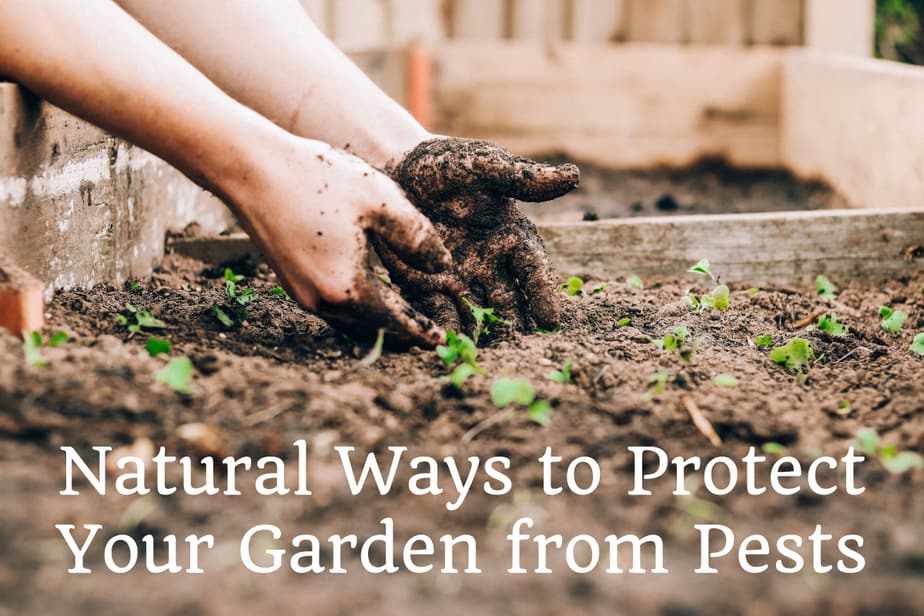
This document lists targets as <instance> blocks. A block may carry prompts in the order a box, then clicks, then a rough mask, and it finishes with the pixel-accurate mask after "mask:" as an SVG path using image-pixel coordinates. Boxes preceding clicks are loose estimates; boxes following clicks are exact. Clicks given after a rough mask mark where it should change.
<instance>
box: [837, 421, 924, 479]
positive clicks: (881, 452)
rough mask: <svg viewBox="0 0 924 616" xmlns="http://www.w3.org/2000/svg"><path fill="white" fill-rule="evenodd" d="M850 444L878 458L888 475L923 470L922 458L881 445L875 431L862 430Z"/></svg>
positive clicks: (913, 453)
mask: <svg viewBox="0 0 924 616" xmlns="http://www.w3.org/2000/svg"><path fill="white" fill-rule="evenodd" d="M851 444H852V445H853V446H854V447H856V448H857V449H859V450H860V451H862V452H864V453H866V454H868V455H870V456H872V457H874V458H878V459H879V462H880V463H881V464H882V466H884V467H885V469H886V470H887V471H889V472H890V473H894V474H896V475H899V474H901V473H905V472H908V471H911V470H919V471H920V470H924V458H922V457H921V455H920V454H917V453H915V452H913V451H898V449H897V448H896V447H895V445H882V444H881V443H880V441H879V435H878V434H876V431H875V430H872V429H870V428H864V429H863V430H860V432H858V433H857V437H856V438H855V439H853V441H851Z"/></svg>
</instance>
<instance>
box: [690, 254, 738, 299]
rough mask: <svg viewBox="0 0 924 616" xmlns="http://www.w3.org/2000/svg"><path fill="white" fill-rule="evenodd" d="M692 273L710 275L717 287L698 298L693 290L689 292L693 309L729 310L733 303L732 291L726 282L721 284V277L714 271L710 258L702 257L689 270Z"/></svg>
mask: <svg viewBox="0 0 924 616" xmlns="http://www.w3.org/2000/svg"><path fill="white" fill-rule="evenodd" d="M687 271H688V272H690V273H693V274H698V275H700V276H708V277H709V278H710V279H711V280H712V282H714V283H715V285H716V287H715V289H713V290H712V293H709V294H708V295H703V296H701V297H700V298H699V299H698V300H697V299H696V296H695V295H693V294H692V293H691V292H688V293H687V300H688V301H689V302H690V306H691V307H692V309H693V310H702V309H703V308H714V309H716V310H728V307H729V306H730V305H731V301H730V299H729V298H730V296H731V291H730V290H729V288H728V287H727V286H725V285H724V284H719V279H718V278H717V277H716V276H715V275H714V274H713V273H712V269H711V268H710V265H709V259H701V260H700V262H699V263H697V264H696V265H694V266H693V267H691V268H690V269H689V270H687Z"/></svg>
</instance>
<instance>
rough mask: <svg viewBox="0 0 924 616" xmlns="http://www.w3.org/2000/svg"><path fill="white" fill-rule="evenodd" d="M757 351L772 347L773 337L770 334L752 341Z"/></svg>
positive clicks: (762, 335)
mask: <svg viewBox="0 0 924 616" xmlns="http://www.w3.org/2000/svg"><path fill="white" fill-rule="evenodd" d="M754 344H755V345H756V346H757V348H758V349H768V348H770V347H772V346H773V336H771V335H770V334H761V335H759V336H758V337H757V339H756V340H755V341H754Z"/></svg>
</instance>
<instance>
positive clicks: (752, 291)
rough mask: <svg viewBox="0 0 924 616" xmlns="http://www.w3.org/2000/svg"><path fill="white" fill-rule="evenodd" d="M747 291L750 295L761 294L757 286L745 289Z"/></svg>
mask: <svg viewBox="0 0 924 616" xmlns="http://www.w3.org/2000/svg"><path fill="white" fill-rule="evenodd" d="M745 293H747V294H748V295H750V296H751V297H754V296H756V295H760V289H756V288H755V289H748V290H747V291H745Z"/></svg>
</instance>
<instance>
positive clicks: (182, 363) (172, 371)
mask: <svg viewBox="0 0 924 616" xmlns="http://www.w3.org/2000/svg"><path fill="white" fill-rule="evenodd" d="M192 376H193V364H192V361H190V359H189V358H188V357H177V358H174V359H171V360H170V363H169V364H167V365H166V366H165V367H164V368H163V369H162V370H160V371H158V372H157V373H156V374H155V375H154V380H155V381H157V382H158V383H163V384H164V385H166V386H168V387H170V388H171V389H173V390H174V391H177V392H179V393H181V394H188V393H190V392H191V391H192V387H191V384H192Z"/></svg>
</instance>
